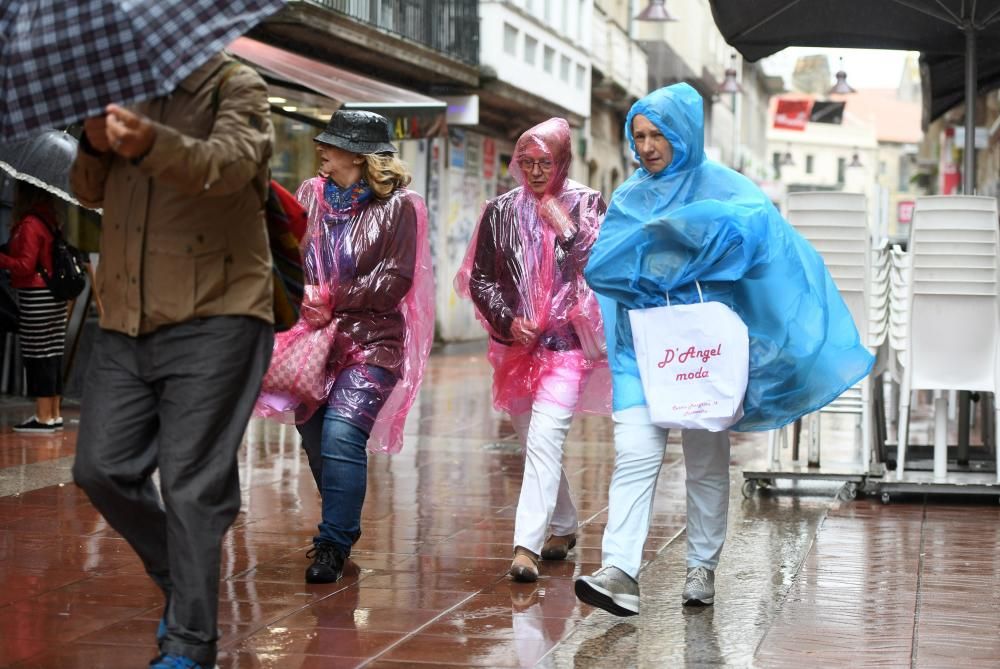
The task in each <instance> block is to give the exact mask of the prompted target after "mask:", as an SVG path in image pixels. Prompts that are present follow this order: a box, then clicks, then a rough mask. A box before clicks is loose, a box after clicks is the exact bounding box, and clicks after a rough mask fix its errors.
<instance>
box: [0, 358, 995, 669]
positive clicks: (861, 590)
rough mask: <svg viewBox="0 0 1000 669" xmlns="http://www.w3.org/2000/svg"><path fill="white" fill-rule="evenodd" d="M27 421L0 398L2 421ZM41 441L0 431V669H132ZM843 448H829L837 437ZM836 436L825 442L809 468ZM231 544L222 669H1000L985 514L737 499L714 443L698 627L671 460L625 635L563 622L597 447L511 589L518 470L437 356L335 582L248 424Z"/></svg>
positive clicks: (597, 515)
mask: <svg viewBox="0 0 1000 669" xmlns="http://www.w3.org/2000/svg"><path fill="white" fill-rule="evenodd" d="M26 413H30V409H29V408H27V405H25V404H24V403H23V402H20V401H16V400H6V401H4V402H0V422H2V423H3V424H4V425H10V424H12V423H14V422H17V421H18V420H20V419H21V418H23V417H24V415H25V414H26ZM65 416H66V418H67V419H70V423H69V424H68V426H67V430H66V433H65V434H63V435H59V436H53V437H50V436H23V437H22V436H18V435H14V434H12V433H10V432H9V429H6V428H4V429H3V431H2V433H0V667H39V668H43V667H45V668H49V667H50V668H60V669H61V668H71V667H86V668H88V669H91V668H94V667H108V668H112V669H113V668H117V667H143V666H146V663H147V662H148V661H149V659H150V658H151V657H152V655H153V654H154V647H153V636H154V630H155V627H156V624H157V621H158V619H159V617H160V615H161V607H162V602H161V600H160V596H159V593H158V592H157V591H156V589H155V588H154V587H153V586H152V584H151V583H150V582H149V580H148V579H147V577H146V576H145V574H144V573H143V571H142V568H141V566H140V564H139V562H138V560H137V559H136V558H135V556H134V555H133V553H132V551H131V550H130V549H129V548H128V546H127V545H126V544H125V543H124V541H123V540H122V539H120V538H119V537H118V536H117V535H116V534H115V533H114V532H113V531H112V530H110V529H109V528H108V527H107V525H106V524H105V523H104V522H103V520H102V519H101V518H100V516H99V515H98V514H97V513H96V511H94V510H93V508H92V507H91V506H90V505H89V503H88V502H87V501H86V499H85V497H84V495H83V494H82V493H81V492H80V491H79V490H77V489H76V487H75V486H73V485H72V483H70V482H69V466H70V464H71V462H72V454H73V446H74V443H75V430H74V424H73V423H72V418H73V416H74V412H72V411H70V410H67V411H66V412H65ZM846 432H847V433H849V430H848V431H846ZM833 441H835V440H833V439H827V438H824V453H827V452H828V449H829V448H830V447H829V446H828V444H831V442H833ZM246 442H247V443H246V446H245V448H244V449H243V451H242V453H241V459H240V473H241V480H242V485H243V496H244V498H243V510H242V512H241V514H240V517H239V519H238V521H237V523H236V525H235V526H234V528H233V530H232V531H231V532H230V533H229V535H228V537H227V539H226V542H225V546H224V557H223V583H222V587H221V601H220V628H221V632H222V641H221V648H222V653H221V655H220V658H219V665H220V667H224V668H227V667H233V668H236V667H239V668H243V667H247V668H249V667H254V668H257V667H260V668H264V667H275V668H284V667H293V668H298V667H302V668H306V667H324V668H326V667H361V666H364V667H372V668H377V667H435V666H438V667H446V666H447V667H471V666H484V667H521V666H525V667H528V666H540V667H594V668H600V667H672V666H691V667H703V666H734V667H745V666H759V667H806V666H817V667H827V666H830V667H834V666H852V667H854V666H892V667H907V666H912V667H953V666H976V667H983V666H1000V641H998V639H1000V634H998V632H1000V629H998V628H1000V583H998V581H1000V523H998V521H1000V507H998V505H997V504H996V500H991V501H990V502H988V503H987V502H984V501H982V500H979V501H975V500H973V501H969V500H963V501H962V502H961V503H956V504H954V505H948V504H944V503H941V502H939V501H934V500H931V501H929V502H925V501H922V500H920V499H916V500H911V501H909V502H906V503H897V504H892V505H888V506H883V505H881V504H879V503H878V502H876V501H869V500H858V501H855V502H850V503H848V502H840V501H837V500H836V498H835V494H836V492H837V486H836V484H829V483H827V484H809V485H806V484H798V485H796V484H792V483H784V484H782V485H781V488H780V490H779V491H778V493H777V494H758V495H756V496H754V497H753V498H751V499H749V500H744V499H743V498H742V497H741V496H740V486H739V484H740V483H741V471H742V469H743V468H744V467H745V466H748V465H751V464H753V465H755V466H759V465H760V459H761V458H762V456H763V451H764V440H763V437H762V436H761V435H757V436H754V437H749V438H748V437H740V438H739V439H738V440H735V442H734V443H735V445H734V449H733V467H732V470H731V471H732V481H733V486H732V494H733V496H732V502H731V506H730V536H729V538H728V540H727V545H726V550H725V552H724V554H723V562H722V565H721V566H720V570H719V574H718V583H717V586H718V592H719V595H718V599H717V603H716V605H715V606H714V607H708V608H705V609H690V610H689V609H684V608H682V607H681V606H680V605H679V601H680V590H681V587H682V580H683V554H684V534H683V531H684V494H683V486H684V468H683V462H682V460H681V456H680V448H679V444H677V443H672V444H671V446H670V448H669V449H668V455H667V461H666V464H665V465H664V468H663V472H662V475H661V477H660V481H659V492H658V495H657V502H656V508H655V512H654V518H653V530H652V532H651V536H650V539H649V541H648V543H647V545H646V557H647V558H648V559H649V560H650V562H649V564H648V565H647V567H646V568H645V569H644V571H643V573H642V576H641V579H640V585H641V588H642V604H641V606H642V612H641V615H639V616H637V617H633V618H628V619H621V618H615V617H613V616H610V615H608V614H606V613H604V612H603V611H595V610H594V609H592V608H591V607H589V606H586V605H583V604H580V603H579V602H578V601H577V600H576V598H575V597H574V595H573V589H572V580H573V578H574V577H575V576H577V575H579V574H580V573H587V572H590V571H592V570H594V569H595V568H597V567H598V566H599V562H600V541H601V531H602V530H603V523H604V521H605V518H606V507H607V486H608V482H609V480H610V476H611V469H612V460H613V457H612V455H613V449H612V445H611V426H610V422H609V421H608V420H607V419H603V418H592V417H591V418H585V419H583V420H578V421H577V423H576V424H575V425H574V428H573V430H572V432H571V434H570V440H569V444H568V446H567V458H566V469H567V472H568V473H569V475H570V478H571V482H572V485H573V487H574V491H575V493H576V497H577V503H578V506H579V509H580V517H581V520H582V521H583V526H582V528H581V531H580V535H579V542H578V545H577V548H576V549H575V550H574V551H573V552H571V554H570V560H568V561H566V562H562V563H544V562H543V563H542V570H541V571H542V577H541V579H540V580H539V582H538V584H536V585H524V584H514V583H511V582H510V581H509V580H508V579H507V578H506V576H505V573H506V569H507V567H508V565H509V559H510V553H511V547H510V541H511V535H512V530H513V518H514V508H515V504H516V501H517V495H518V490H519V486H520V473H521V455H520V452H519V449H518V447H517V445H516V443H515V441H514V437H513V435H512V430H511V428H510V425H509V422H508V421H506V420H505V419H504V418H503V417H502V416H500V415H498V414H496V413H495V412H494V411H493V410H492V409H491V407H490V403H489V375H488V369H487V367H486V365H485V363H484V361H483V358H482V355H481V354H479V353H478V352H477V351H476V350H475V349H474V348H465V349H457V350H453V351H452V352H448V353H436V354H435V355H434V356H433V357H432V364H431V368H430V372H429V374H428V378H427V380H426V382H425V386H424V390H423V392H422V393H421V397H420V400H419V402H418V404H417V405H416V406H415V407H414V410H413V412H412V414H411V417H410V421H409V423H408V425H407V443H406V446H405V448H404V450H403V452H402V453H401V454H399V455H397V456H393V457H391V458H390V457H386V456H372V458H371V460H370V465H369V472H370V482H369V492H368V498H367V500H366V502H365V510H364V518H363V523H362V524H363V529H364V535H363V537H362V539H361V541H360V542H359V544H358V545H357V547H356V549H355V552H354V554H353V556H352V560H351V562H349V563H348V568H347V571H346V575H345V578H344V579H343V580H342V581H341V582H340V583H337V584H333V585H325V586H318V585H306V584H305V583H304V582H303V571H304V569H305V567H306V565H307V564H308V561H307V560H306V558H305V553H306V551H307V549H308V547H309V544H310V538H311V536H312V534H313V532H314V530H315V523H316V521H317V519H318V516H319V500H318V495H317V493H316V490H315V486H314V484H313V481H312V478H311V476H310V474H309V470H308V466H307V465H306V463H305V461H304V459H303V458H302V457H301V455H300V453H299V448H298V445H297V441H296V439H295V433H294V430H292V429H290V428H282V427H281V426H278V425H274V424H270V423H262V422H254V423H253V424H251V426H250V428H249V430H248V433H247V439H246Z"/></svg>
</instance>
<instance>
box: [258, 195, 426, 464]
mask: <svg viewBox="0 0 1000 669" xmlns="http://www.w3.org/2000/svg"><path fill="white" fill-rule="evenodd" d="M325 181H326V180H325V179H323V178H321V177H316V178H313V179H309V180H307V181H305V182H304V183H303V184H302V185H301V186H300V187H299V189H298V192H297V193H296V198H297V199H298V200H299V202H301V203H302V205H303V206H304V207H305V208H306V211H307V212H308V215H309V228H308V230H307V233H306V235H305V237H304V238H303V257H304V270H305V276H306V295H305V299H304V300H303V305H302V317H301V318H300V320H299V322H298V323H297V324H296V325H295V326H294V327H293V328H292V329H291V330H289V331H288V332H287V333H284V332H283V333H279V334H278V336H277V338H276V342H275V355H277V354H278V351H279V347H280V346H281V345H282V343H283V341H284V340H288V341H290V340H291V339H292V338H294V337H296V336H312V337H317V336H324V337H332V338H333V340H334V341H333V345H332V349H331V352H330V354H329V359H328V360H327V366H326V391H327V393H329V391H330V389H331V388H332V387H333V384H334V381H335V380H336V378H337V375H338V374H339V373H340V372H341V371H343V370H344V369H345V368H348V367H352V368H353V370H352V374H355V375H357V374H362V375H364V374H370V372H367V371H366V370H368V369H370V368H369V367H366V365H367V366H372V367H375V368H376V370H377V371H378V372H379V373H378V374H377V375H376V374H371V376H372V378H371V379H358V380H357V382H358V383H360V384H361V385H363V386H370V387H372V388H375V389H377V388H379V387H385V386H386V378H385V377H386V374H385V373H384V372H383V371H382V370H386V371H387V372H389V373H391V376H394V377H395V386H394V387H392V390H391V393H390V394H389V397H388V399H387V400H386V402H385V404H384V405H383V406H382V408H381V410H378V414H377V416H369V415H367V413H370V412H371V411H370V409H369V408H368V407H367V406H366V405H365V404H364V403H363V400H364V397H363V396H362V395H361V394H358V397H357V402H355V403H354V404H352V405H351V406H347V407H343V406H338V411H341V412H343V411H347V412H348V413H351V412H353V414H356V415H355V416H354V418H356V419H358V421H359V422H360V423H369V424H370V423H371V422H372V421H374V427H373V428H372V431H371V435H370V437H369V440H368V448H369V450H371V451H381V452H388V453H396V452H398V451H399V450H400V449H401V448H402V445H403V424H404V422H405V420H406V414H407V412H408V411H409V409H410V407H411V406H412V405H413V401H414V400H415V398H416V395H417V392H418V390H419V388H420V383H421V381H422V380H423V375H424V368H425V365H426V362H427V358H428V356H429V354H430V347H431V344H432V340H433V334H434V283H433V274H432V270H431V256H430V247H429V244H428V236H427V209H426V207H425V205H424V202H423V200H422V199H421V198H420V196H419V195H417V194H416V193H414V192H413V191H409V190H405V189H398V190H396V191H394V192H393V193H392V194H391V195H390V196H389V197H388V198H386V199H377V198H374V197H371V198H370V199H367V200H366V201H364V203H363V205H361V206H360V207H359V208H358V210H357V211H356V212H352V213H351V214H350V215H349V216H347V215H340V216H334V215H333V212H332V209H331V207H330V205H329V203H328V202H327V201H326V200H325V199H324V191H323V189H324V185H325ZM359 366H360V367H359ZM376 377H378V378H376ZM390 385H391V384H390ZM348 403H349V404H350V403H351V402H350V393H348ZM320 404H322V401H320V402H317V401H315V400H310V399H308V398H303V397H287V396H285V397H268V396H266V395H262V396H261V398H260V399H259V400H258V402H257V414H258V415H263V416H267V417H275V418H278V419H284V420H292V417H294V421H295V422H297V423H303V422H305V421H306V420H308V419H309V417H310V416H311V415H312V414H313V412H315V410H316V409H317V408H318V406H319V405H320Z"/></svg>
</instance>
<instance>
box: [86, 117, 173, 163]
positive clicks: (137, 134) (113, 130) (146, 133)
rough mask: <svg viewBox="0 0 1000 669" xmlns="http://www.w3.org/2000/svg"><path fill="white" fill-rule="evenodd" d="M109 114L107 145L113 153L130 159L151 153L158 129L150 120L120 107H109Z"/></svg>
mask: <svg viewBox="0 0 1000 669" xmlns="http://www.w3.org/2000/svg"><path fill="white" fill-rule="evenodd" d="M107 112H108V115H107V117H106V118H107V124H106V125H107V144H108V145H109V146H110V148H111V150H112V151H114V152H115V153H117V154H118V155H120V156H122V157H124V158H129V159H135V158H142V157H144V156H145V155H146V154H147V153H149V150H150V149H152V148H153V142H155V141H156V128H155V127H154V126H153V124H152V123H150V121H149V119H148V118H146V117H145V116H142V115H141V114H136V113H135V112H131V111H129V110H128V109H125V108H124V107H119V106H118V105H108V108H107ZM88 138H89V137H88ZM94 148H97V147H96V146H95V147H94Z"/></svg>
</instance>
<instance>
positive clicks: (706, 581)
mask: <svg viewBox="0 0 1000 669" xmlns="http://www.w3.org/2000/svg"><path fill="white" fill-rule="evenodd" d="M681 601H682V602H683V604H684V606H707V605H709V604H712V603H714V602H715V572H714V571H712V570H711V569H709V568H708V567H690V568H689V569H688V570H687V578H686V579H685V580H684V594H682V595H681Z"/></svg>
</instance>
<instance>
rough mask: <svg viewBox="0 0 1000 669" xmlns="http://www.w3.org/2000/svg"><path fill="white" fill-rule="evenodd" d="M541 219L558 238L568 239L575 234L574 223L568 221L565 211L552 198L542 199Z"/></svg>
mask: <svg viewBox="0 0 1000 669" xmlns="http://www.w3.org/2000/svg"><path fill="white" fill-rule="evenodd" d="M541 209H542V218H543V219H544V220H545V222H546V223H548V224H549V226H550V227H551V228H552V229H553V230H555V231H556V235H558V236H559V237H564V238H569V237H572V236H573V235H574V234H576V223H574V222H573V221H572V220H570V217H569V215H568V214H567V213H566V210H565V209H564V208H563V206H562V204H560V202H559V200H558V199H557V198H554V197H550V196H546V197H544V198H542V207H541Z"/></svg>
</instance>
